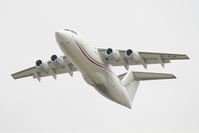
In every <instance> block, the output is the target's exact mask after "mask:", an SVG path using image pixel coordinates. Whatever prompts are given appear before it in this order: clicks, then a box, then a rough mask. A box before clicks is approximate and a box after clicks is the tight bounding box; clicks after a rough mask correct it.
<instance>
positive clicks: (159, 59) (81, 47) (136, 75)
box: [11, 29, 189, 109]
mask: <svg viewBox="0 0 199 133" xmlns="http://www.w3.org/2000/svg"><path fill="white" fill-rule="evenodd" d="M55 38H56V41H57V43H58V45H59V47H60V49H61V50H62V52H63V54H64V55H63V56H57V55H52V56H51V57H50V60H49V61H47V62H43V61H42V60H40V59H39V60H37V61H36V63H35V66H33V67H30V68H28V69H25V70H22V71H20V72H17V73H14V74H12V75H11V76H12V77H13V78H14V79H19V78H24V77H31V76H32V77H33V78H36V79H38V80H39V81H40V80H41V78H42V77H47V76H52V77H53V78H54V79H56V77H57V75H59V74H63V73H68V74H70V75H71V76H73V73H74V72H76V71H79V72H80V73H81V74H82V77H83V79H84V80H85V82H86V83H88V84H89V85H91V86H92V87H94V88H95V89H96V90H97V91H98V92H99V93H100V94H102V95H103V96H104V97H106V98H108V99H109V100H111V101H113V102H115V103H118V104H120V105H123V106H125V107H127V108H130V109H131V108H132V102H133V99H134V96H135V93H136V91H137V88H138V85H139V82H140V81H145V80H158V79H175V78H176V77H175V76H174V75H173V74H167V73H153V72H137V71H131V70H130V69H129V66H131V65H142V66H143V67H144V68H146V69H147V66H148V65H150V64H160V65H161V66H162V67H164V65H165V63H170V61H171V60H182V59H189V57H188V56H187V55H185V54H171V53H156V52H138V51H133V50H132V49H126V50H121V49H112V48H93V47H91V46H90V45H89V44H88V43H87V42H86V41H85V40H83V39H82V37H81V36H80V35H79V34H78V33H77V32H75V31H74V30H71V29H63V30H59V31H56V32H55ZM112 66H124V68H125V69H126V72H125V73H123V74H121V75H116V74H115V73H114V72H113V70H112Z"/></svg>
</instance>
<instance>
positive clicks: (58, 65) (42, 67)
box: [12, 55, 77, 81]
mask: <svg viewBox="0 0 199 133" xmlns="http://www.w3.org/2000/svg"><path fill="white" fill-rule="evenodd" d="M75 71H77V68H76V67H75V66H74V65H73V64H72V63H71V62H70V61H69V59H68V58H67V57H66V56H61V57H57V56H56V55H52V56H51V61H48V62H47V63H43V62H42V61H41V60H37V61H36V66H34V67H30V68H28V69H25V70H22V71H20V72H17V73H14V74H12V77H13V78H14V79H19V78H25V77H30V76H32V77H33V78H37V79H38V80H39V81H40V79H41V77H46V76H53V78H55V79H56V75H59V74H63V73H69V74H70V75H71V76H72V75H73V72H75Z"/></svg>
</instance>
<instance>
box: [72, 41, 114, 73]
mask: <svg viewBox="0 0 199 133" xmlns="http://www.w3.org/2000/svg"><path fill="white" fill-rule="evenodd" d="M75 43H76V44H77V46H78V47H79V49H80V50H81V52H82V53H83V55H84V56H85V57H86V58H87V59H88V60H89V61H90V62H92V63H93V64H95V65H97V66H99V67H102V68H104V69H106V70H109V69H108V68H107V67H104V66H102V65H100V64H97V62H96V61H95V60H94V59H93V60H94V61H93V60H92V59H90V58H89V57H90V56H89V55H88V53H87V52H86V51H83V49H82V47H81V45H80V44H78V43H77V42H76V41H75ZM109 71H111V70H109ZM111 72H112V71H111Z"/></svg>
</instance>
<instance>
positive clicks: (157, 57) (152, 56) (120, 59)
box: [98, 48, 189, 69]
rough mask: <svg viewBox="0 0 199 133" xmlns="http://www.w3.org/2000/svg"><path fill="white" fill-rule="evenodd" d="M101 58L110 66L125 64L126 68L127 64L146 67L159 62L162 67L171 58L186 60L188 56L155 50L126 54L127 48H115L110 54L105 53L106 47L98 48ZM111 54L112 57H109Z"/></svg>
mask: <svg viewBox="0 0 199 133" xmlns="http://www.w3.org/2000/svg"><path fill="white" fill-rule="evenodd" d="M98 51H99V53H100V55H101V57H102V59H103V60H104V61H105V62H106V63H107V64H110V65H112V66H122V65H123V66H125V68H127V69H128V66H129V65H143V66H144V67H145V68H147V65H148V64H161V65H162V66H163V67H164V64H165V63H170V61H171V60H186V59H189V57H188V56H187V55H185V54H171V53H155V52H133V51H130V53H131V52H132V53H131V54H129V55H128V56H127V50H115V51H113V52H112V55H111V54H110V55H107V54H106V51H107V49H104V48H99V49H98ZM111 56H112V57H111Z"/></svg>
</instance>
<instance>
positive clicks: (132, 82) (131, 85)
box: [121, 71, 139, 102]
mask: <svg viewBox="0 0 199 133" xmlns="http://www.w3.org/2000/svg"><path fill="white" fill-rule="evenodd" d="M121 81H122V84H123V86H124V87H125V88H126V90H127V93H128V95H129V97H130V100H131V102H133V99H134V96H135V93H136V91H137V88H138V85H139V81H137V80H136V79H135V76H134V74H133V72H131V71H128V73H126V75H125V76H124V77H123V79H122V80H121Z"/></svg>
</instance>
